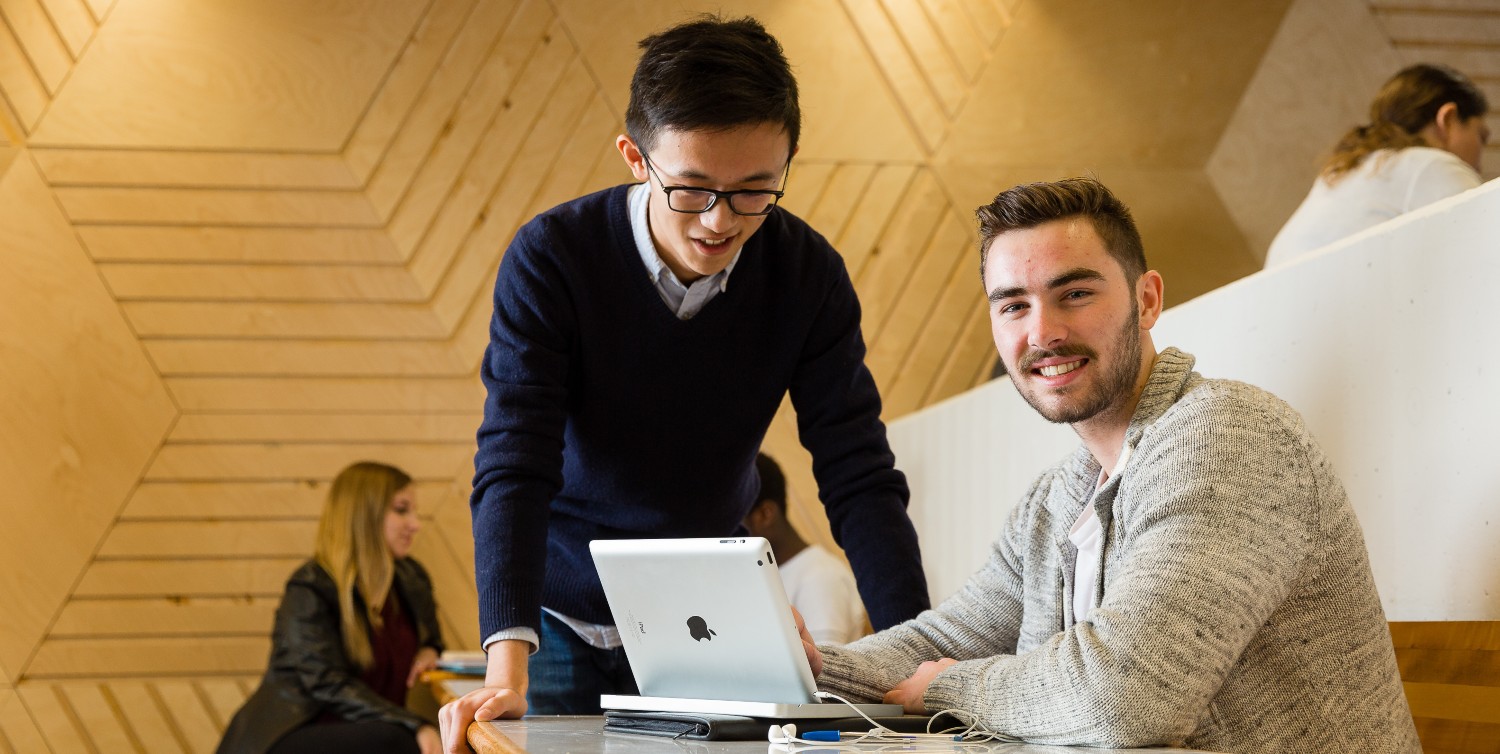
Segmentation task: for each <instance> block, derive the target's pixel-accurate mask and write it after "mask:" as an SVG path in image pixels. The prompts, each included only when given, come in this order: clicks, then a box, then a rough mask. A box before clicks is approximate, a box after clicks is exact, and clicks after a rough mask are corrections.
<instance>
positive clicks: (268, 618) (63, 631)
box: [48, 597, 280, 639]
mask: <svg viewBox="0 0 1500 754" xmlns="http://www.w3.org/2000/svg"><path fill="white" fill-rule="evenodd" d="M279 603H280V598H277V597H247V598H221V597H209V598H201V597H199V598H194V597H181V598H175V599H165V598H163V599H133V600H73V601H71V602H69V603H68V605H67V606H66V607H64V608H63V610H62V612H61V613H59V614H58V617H57V622H56V623H55V624H53V626H52V631H51V632H50V633H49V634H48V638H49V639H84V638H93V637H100V638H110V637H132V636H194V637H196V636H215V635H252V636H258V635H263V634H265V633H266V632H268V631H270V630H271V623H272V622H273V620H274V618H275V615H276V606H277V604H279Z"/></svg>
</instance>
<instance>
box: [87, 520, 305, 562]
mask: <svg viewBox="0 0 1500 754" xmlns="http://www.w3.org/2000/svg"><path fill="white" fill-rule="evenodd" d="M317 530H318V522H317V521H312V520H297V521H124V522H121V523H119V524H117V525H115V527H114V528H113V529H111V530H110V532H109V536H108V537H106V538H105V540H104V542H103V544H101V545H100V547H99V555H98V557H99V558H154V559H173V558H223V557H235V556H239V557H273V558H290V557H297V556H304V557H310V556H311V555H312V552H313V542H314V540H315V539H316V536H317Z"/></svg>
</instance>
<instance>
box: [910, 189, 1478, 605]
mask: <svg viewBox="0 0 1500 754" xmlns="http://www.w3.org/2000/svg"><path fill="white" fill-rule="evenodd" d="M1147 255H1148V258H1149V255H1150V249H1149V248H1148V249H1147ZM1166 282H1167V286H1168V287H1170V286H1171V285H1172V281H1171V280H1167V281H1166ZM974 295H975V305H976V306H980V305H982V302H981V301H980V300H979V291H978V285H977V283H976V287H975V294H974ZM1154 335H1155V339H1156V344H1157V346H1158V347H1166V346H1169V345H1171V346H1177V347H1179V348H1182V349H1183V350H1185V351H1187V352H1189V353H1192V354H1194V355H1195V356H1197V358H1198V366H1197V369H1198V371H1199V372H1201V373H1203V374H1204V375H1205V376H1210V377H1225V378H1232V379H1238V380H1244V381H1246V382H1250V383H1254V384H1256V385H1260V386H1262V387H1264V388H1266V389H1268V390H1270V391H1272V392H1274V393H1276V394H1277V395H1279V396H1281V397H1282V398H1284V399H1286V400H1287V401H1288V402H1290V403H1291V404H1292V405H1293V406H1295V407H1296V408H1297V409H1298V410H1299V411H1301V412H1302V414H1303V416H1305V417H1306V419H1307V423H1308V425H1309V426H1310V427H1311V429H1312V431H1313V433H1314V435H1316V437H1317V438H1318V440H1319V441H1320V442H1321V443H1322V445H1323V447H1324V448H1325V449H1326V450H1327V451H1328V454H1329V456H1330V457H1331V458H1332V459H1333V462H1334V464H1335V466H1336V467H1337V469H1338V471H1339V476H1340V477H1341V478H1342V479H1343V481H1344V484H1345V486H1346V487H1347V489H1348V492H1349V496H1350V499H1351V500H1352V501H1353V503H1354V507H1355V510H1356V511H1357V512H1358V514H1359V518H1360V521H1361V523H1362V524H1363V526H1364V530H1365V539H1366V543H1367V544H1368V546H1369V548H1370V553H1371V559H1372V562H1373V564H1374V570H1375V578H1376V581H1377V583H1378V585H1379V587H1380V592H1381V596H1382V598H1383V600H1384V602H1385V608H1386V613H1387V618H1388V619H1390V620H1393V621H1398V620H1402V621H1409V620H1496V619H1500V182H1491V183H1490V184H1488V185H1486V186H1483V187H1481V188H1479V189H1476V190H1474V191H1472V192H1469V193H1468V194H1466V195H1464V196H1460V197H1454V198H1453V199H1450V200H1448V201H1445V202H1441V203H1439V204H1436V205H1432V206H1430V207H1427V208H1425V209H1423V210H1420V211H1418V212H1415V213H1412V214H1410V215H1406V216H1404V217H1400V218H1397V219H1396V220H1393V221H1391V222H1389V223H1386V224H1385V225H1382V226H1379V227H1377V228H1373V229H1371V230H1369V231H1367V232H1365V233H1362V234H1360V235H1357V236H1354V237H1351V238H1349V239H1346V240H1344V241H1342V242H1340V243H1338V244H1335V245H1333V246H1330V247H1328V248H1327V249H1324V250H1322V251H1320V252H1317V253H1316V254H1314V255H1311V256H1308V257H1306V258H1304V259H1301V260H1298V261H1296V262H1293V263H1291V264H1288V265H1285V266H1283V267H1279V268H1276V269H1273V270H1267V271H1264V272H1261V273H1259V274H1256V275H1252V276H1250V277H1248V278H1244V279H1242V280H1240V281H1238V282H1236V283H1233V284H1231V285H1229V286H1226V287H1224V288H1222V289H1219V290H1216V291H1214V292H1212V293H1210V294H1207V295H1205V296H1202V297H1199V298H1197V299H1194V300H1192V301H1190V302H1188V303H1186V304H1183V305H1182V306H1178V307H1176V308H1173V309H1172V310H1170V311H1168V312H1166V313H1165V315H1163V317H1162V319H1161V321H1160V322H1159V323H1158V325H1157V327H1156V329H1155V331H1154ZM891 438H892V440H891V441H892V444H893V446H894V447H895V450H896V455H897V459H898V465H899V466H900V467H901V468H902V469H903V470H905V471H906V472H907V474H908V475H909V476H910V478H911V482H912V516H913V518H914V519H915V520H916V522H917V528H918V531H919V532H920V533H921V535H922V545H923V549H924V553H925V558H926V563H927V568H928V580H929V583H930V586H931V588H932V596H933V599H934V601H937V600H941V599H943V598H945V597H946V596H948V595H949V594H952V593H953V591H954V590H956V589H957V588H958V587H959V586H960V585H961V584H962V583H963V580H964V579H965V578H966V577H967V576H968V574H969V573H970V572H971V571H972V570H973V569H974V568H975V567H977V566H978V565H979V564H980V563H981V562H983V560H984V558H985V557H986V555H987V552H988V547H989V543H990V541H991V540H992V539H993V537H994V535H995V533H996V532H997V531H998V530H999V528H1000V526H1001V524H1002V523H1003V521H1004V519H1005V516H1006V515H1007V514H1008V513H1009V511H1010V510H1011V508H1012V507H1013V506H1014V505H1015V503H1016V501H1017V500H1018V499H1019V497H1020V496H1021V494H1022V493H1024V492H1025V490H1026V488H1027V487H1028V486H1029V485H1030V484H1031V481H1032V479H1033V478H1034V477H1035V475H1036V474H1037V472H1039V471H1040V470H1042V469H1043V468H1045V467H1046V466H1048V465H1050V464H1052V463H1053V462H1055V461H1056V460H1057V459H1059V458H1061V457H1062V456H1063V455H1064V454H1065V453H1067V452H1068V451H1069V449H1071V448H1072V447H1074V446H1075V445H1076V444H1077V438H1076V437H1075V436H1073V434H1072V432H1071V431H1070V430H1068V429H1067V428H1066V427H1058V426H1054V425H1050V424H1047V423H1046V422H1045V421H1043V420H1042V419H1041V418H1039V417H1038V416H1037V415H1036V414H1035V412H1033V411H1032V410H1031V409H1030V407H1028V406H1027V405H1026V404H1025V403H1024V402H1022V401H1021V400H1020V398H1019V397H1017V395H1016V393H1015V390H1014V389H1013V388H1012V387H1011V386H1010V385H1009V384H1008V381H1006V380H998V381H995V382H992V383H990V384H988V385H985V386H983V387H980V388H977V389H975V390H972V391H970V392H968V393H965V394H963V395H961V396H959V397H957V398H954V399H952V400H950V401H947V402H945V403H943V404H940V405H937V406H934V407H932V408H930V409H927V410H925V411H922V412H920V413H918V414H914V415H911V416H909V417H907V418H905V419H902V420H900V421H897V422H895V423H893V424H892V425H891Z"/></svg>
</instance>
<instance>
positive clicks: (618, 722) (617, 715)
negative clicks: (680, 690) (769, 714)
mask: <svg viewBox="0 0 1500 754" xmlns="http://www.w3.org/2000/svg"><path fill="white" fill-rule="evenodd" d="M770 728H771V724H770V723H769V722H767V721H765V720H760V719H758V718H754V717H741V716H739V715H711V714H705V713H698V712H620V711H616V710H610V711H607V712H605V713H604V730H605V731H606V732H613V733H634V734H636V735H641V736H663V737H666V738H690V739H694V740H698V741H754V740H757V739H764V738H765V737H766V733H767V732H768V731H769V730H770Z"/></svg>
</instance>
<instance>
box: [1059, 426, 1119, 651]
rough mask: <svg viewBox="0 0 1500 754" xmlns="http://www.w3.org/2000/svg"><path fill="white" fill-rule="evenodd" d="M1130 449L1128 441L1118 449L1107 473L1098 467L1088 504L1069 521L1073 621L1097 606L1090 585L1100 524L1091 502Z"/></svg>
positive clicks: (1094, 574) (1096, 567) (1101, 544)
mask: <svg viewBox="0 0 1500 754" xmlns="http://www.w3.org/2000/svg"><path fill="white" fill-rule="evenodd" d="M1130 450H1131V447H1130V444H1129V443H1128V442H1127V443H1125V445H1124V446H1122V447H1121V448H1120V460H1118V461H1115V467H1114V468H1113V469H1111V470H1110V472H1109V476H1105V475H1104V470H1103V469H1100V470H1099V479H1098V480H1097V481H1095V482H1094V494H1093V495H1091V496H1089V502H1088V504H1087V505H1085V506H1083V512H1082V513H1079V514H1078V520H1077V521H1074V522H1073V528H1072V529H1069V530H1068V541H1069V542H1072V543H1073V546H1074V547H1076V548H1078V559H1077V560H1075V561H1074V562H1073V622H1074V623H1082V622H1084V621H1086V620H1088V618H1089V615H1090V614H1091V613H1093V612H1094V608H1096V607H1098V606H1099V590H1097V589H1095V588H1094V584H1095V582H1097V581H1098V580H1099V568H1100V563H1099V558H1100V555H1101V554H1102V549H1103V547H1104V527H1103V525H1101V524H1100V523H1099V514H1098V513H1095V512H1094V502H1095V501H1096V500H1098V498H1099V490H1100V488H1102V487H1104V483H1105V482H1106V481H1108V480H1109V477H1112V476H1115V475H1117V474H1119V473H1120V472H1121V471H1122V470H1123V469H1124V468H1125V462H1126V461H1128V460H1130Z"/></svg>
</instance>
